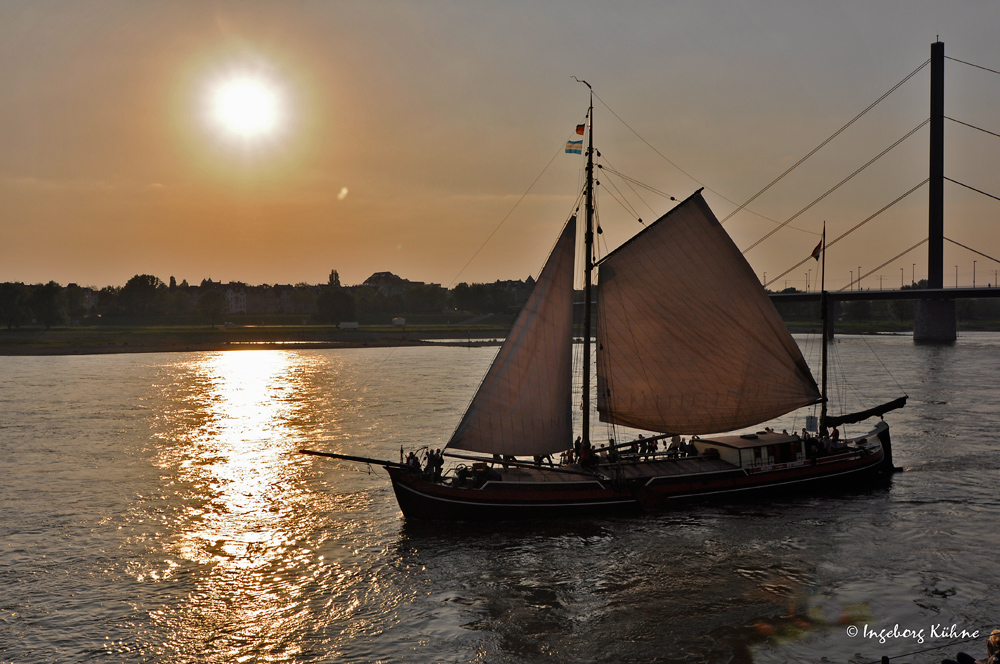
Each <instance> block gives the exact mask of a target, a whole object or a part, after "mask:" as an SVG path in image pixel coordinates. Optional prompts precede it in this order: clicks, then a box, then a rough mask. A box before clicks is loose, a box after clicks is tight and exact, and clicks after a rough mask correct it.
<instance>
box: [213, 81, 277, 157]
mask: <svg viewBox="0 0 1000 664" xmlns="http://www.w3.org/2000/svg"><path fill="white" fill-rule="evenodd" d="M285 115H286V111H285V99H284V96H283V94H282V91H281V88H280V87H279V86H278V85H276V84H275V83H274V82H272V81H269V80H268V79H267V78H265V77H263V76H260V75H254V74H239V75H233V76H230V77H228V78H225V79H222V80H219V81H217V82H216V83H214V84H213V86H212V89H211V91H210V95H209V119H210V120H211V122H212V124H213V125H214V126H215V127H216V128H217V129H219V130H221V131H222V132H223V133H225V134H227V135H228V136H230V137H232V138H236V139H242V140H244V141H253V140H256V139H265V138H270V137H273V136H275V135H276V134H277V133H278V132H279V131H280V130H281V129H282V125H283V123H284V121H285Z"/></svg>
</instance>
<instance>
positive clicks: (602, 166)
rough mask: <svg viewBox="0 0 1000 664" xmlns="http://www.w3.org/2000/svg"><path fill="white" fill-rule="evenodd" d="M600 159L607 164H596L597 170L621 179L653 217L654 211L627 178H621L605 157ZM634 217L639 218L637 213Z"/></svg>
mask: <svg viewBox="0 0 1000 664" xmlns="http://www.w3.org/2000/svg"><path fill="white" fill-rule="evenodd" d="M601 158H602V159H604V161H605V162H607V165H605V164H598V165H597V167H598V168H599V169H601V170H602V171H604V172H607V173H611V174H612V175H617V176H618V177H621V178H622V180H623V181H624V182H625V184H627V185H628V188H629V189H631V190H632V193H633V194H635V197H636V198H638V199H639V200H640V201H642V204H643V205H645V206H646V207H647V208H649V211H650V212H652V213H653V214H654V215H655V214H656V210H654V209H653V207H652V206H651V205H650V204H649V203H647V202H646V199H645V198H643V197H642V195H641V194H639V192H638V191H636V190H635V187H633V186H632V183H631V182H629V180H628V178H626V177H623V176H622V175H621V173H619V172H618V170H617V169H616V168H615V167H614V166H612V165H611V162H610V161H609V160H608V158H607V157H604V156H603V155H602V156H601ZM670 198H673V196H670ZM636 216H637V217H638V216H639V215H638V213H637V214H636Z"/></svg>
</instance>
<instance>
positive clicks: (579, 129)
mask: <svg viewBox="0 0 1000 664" xmlns="http://www.w3.org/2000/svg"><path fill="white" fill-rule="evenodd" d="M586 129H587V125H585V124H582V125H577V126H576V133H577V134H579V135H580V136H583V132H584V131H585V130H586Z"/></svg>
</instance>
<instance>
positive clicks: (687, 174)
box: [594, 60, 930, 223]
mask: <svg viewBox="0 0 1000 664" xmlns="http://www.w3.org/2000/svg"><path fill="white" fill-rule="evenodd" d="M927 62H930V60H928V61H927ZM927 62H925V63H924V64H925V65H926V64H927ZM914 73H916V72H914ZM911 75H912V74H911ZM594 97H596V98H597V100H598V101H599V102H601V104H603V105H604V108H606V109H608V112H609V113H611V115H613V116H615V117H616V118H618V121H619V122H621V123H622V124H623V125H625V127H626V128H628V130H629V131H630V132H632V133H633V134H635V135H636V137H637V138H638V139H639V140H640V141H642V142H643V143H645V144H646V146H647V147H649V149H650V150H652V151H653V152H655V153H656V154H658V155H659V156H660V158H661V159H663V160H664V161H665V162H667V163H668V164H670V165H671V166H673V167H674V168H676V169H677V170H679V171H680V172H681V173H683V174H684V175H686V176H688V177H689V178H691V179H692V180H694V181H695V182H697V183H698V184H700V185H701V186H702V187H703V188H705V189H707V190H709V191H710V192H712V193H713V194H715V195H716V196H718V197H719V198H721V199H722V200H724V201H726V202H727V203H731V204H732V205H739V204H738V203H737V202H736V201H734V200H733V199H731V198H728V197H726V196H724V195H723V194H722V193H720V192H719V191H717V190H715V189H712V188H711V187H709V186H707V185H706V184H705V183H704V182H702V181H701V180H699V179H698V178H696V177H695V176H693V175H691V174H690V173H688V172H687V171H685V170H684V169H683V168H681V167H680V166H678V165H677V164H675V163H674V162H672V161H671V160H670V159H669V158H668V157H667V156H666V155H665V154H663V153H662V152H660V151H659V150H657V149H656V148H655V147H654V146H653V144H652V143H650V142H649V141H647V140H646V139H645V138H643V137H642V135H641V134H640V133H639V132H637V131H636V130H635V129H633V128H632V126H631V125H630V124H629V123H627V122H625V120H623V119H622V117H621V116H620V115H618V114H617V113H615V111H614V109H613V108H611V107H610V106H608V103H607V102H606V101H604V100H603V99H601V97H600V96H599V95H598V94H597V93H596V92H595V93H594ZM618 175H619V176H621V177H623V178H627V177H628V176H626V175H624V174H622V173H618ZM632 182H634V183H635V184H637V185H639V186H640V187H645V188H647V189H649V190H650V191H653V192H655V193H657V194H660V195H661V196H669V198H670V200H677V199H676V198H674V197H673V196H670V195H669V194H665V193H663V192H662V191H659V190H657V189H654V188H653V187H650V186H649V185H647V184H644V183H642V182H640V181H638V180H635V179H632ZM748 204H749V201H748V202H747V203H744V204H743V206H742V207H741V208H740V209H743V208H745V207H746V206H747V205H748ZM737 212H739V210H737ZM747 212H749V213H751V214H754V215H757V216H758V217H760V218H761V219H767V220H768V221H771V222H774V223H778V222H776V221H774V219H769V218H768V217H765V216H764V215H762V214H760V213H759V212H754V211H753V210H747ZM733 214H735V213H733Z"/></svg>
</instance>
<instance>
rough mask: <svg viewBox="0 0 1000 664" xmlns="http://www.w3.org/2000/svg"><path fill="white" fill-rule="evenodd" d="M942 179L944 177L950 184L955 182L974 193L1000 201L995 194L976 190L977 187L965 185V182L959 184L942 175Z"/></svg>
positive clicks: (956, 181)
mask: <svg viewBox="0 0 1000 664" xmlns="http://www.w3.org/2000/svg"><path fill="white" fill-rule="evenodd" d="M941 177H943V178H944V179H945V180H947V181H948V182H954V183H955V184H958V185H961V186H963V187H965V188H966V189H971V190H972V191H976V192H979V193H980V194H982V195H983V196H989V197H990V198H992V199H994V200H998V201H1000V198H997V197H996V196H994V195H993V194H987V193H986V192H985V191H983V190H982V189H976V188H975V187H970V186H969V185H967V184H965V183H963V182H959V181H958V180H952V179H951V178H950V177H948V176H947V175H942V176H941Z"/></svg>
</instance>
